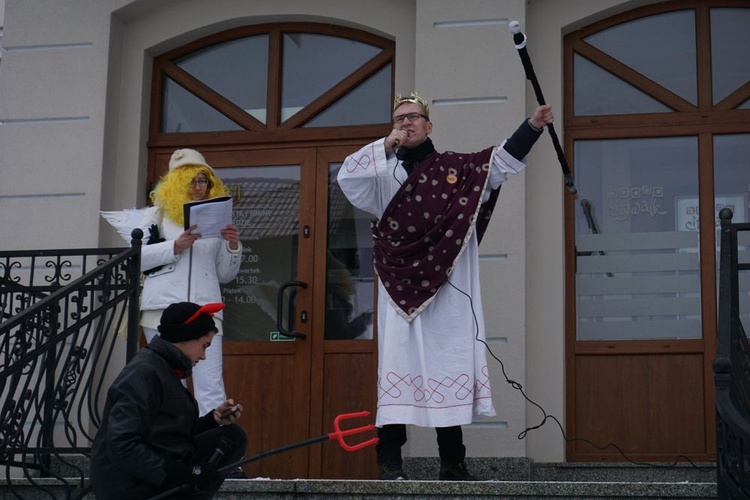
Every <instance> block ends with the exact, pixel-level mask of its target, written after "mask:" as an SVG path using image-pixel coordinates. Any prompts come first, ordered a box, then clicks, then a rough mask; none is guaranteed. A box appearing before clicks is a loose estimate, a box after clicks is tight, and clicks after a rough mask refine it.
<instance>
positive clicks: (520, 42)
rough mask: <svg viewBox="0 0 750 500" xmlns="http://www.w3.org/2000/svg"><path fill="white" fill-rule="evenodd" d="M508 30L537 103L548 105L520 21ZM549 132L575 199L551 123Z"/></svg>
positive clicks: (572, 186) (565, 164) (574, 186)
mask: <svg viewBox="0 0 750 500" xmlns="http://www.w3.org/2000/svg"><path fill="white" fill-rule="evenodd" d="M508 28H509V29H510V32H511V33H512V34H513V42H514V43H515V44H516V49H517V50H518V56H519V57H520V58H521V63H522V64H523V69H524V71H525V72H526V78H527V79H528V80H529V81H530V82H531V86H532V87H534V94H536V100H537V102H538V103H539V105H540V106H543V105H545V104H546V103H545V102H544V96H543V95H542V88H541V87H540V86H539V80H538V79H537V77H536V74H535V73H534V66H532V65H531V58H529V53H528V51H527V50H526V35H524V34H523V32H522V31H521V26H520V24H519V23H518V21H511V22H510V23H508ZM547 130H549V135H550V137H552V144H553V145H554V146H555V151H556V152H557V160H558V161H559V162H560V166H561V167H562V171H563V175H564V176H565V186H567V188H568V191H570V194H572V195H573V197H576V195H577V194H578V189H577V188H576V185H575V183H574V182H573V176H572V175H571V173H570V168H568V162H567V160H566V159H565V154H563V150H562V146H560V141H559V139H558V138H557V133H556V132H555V127H554V126H553V125H552V124H551V123H550V124H548V125H547Z"/></svg>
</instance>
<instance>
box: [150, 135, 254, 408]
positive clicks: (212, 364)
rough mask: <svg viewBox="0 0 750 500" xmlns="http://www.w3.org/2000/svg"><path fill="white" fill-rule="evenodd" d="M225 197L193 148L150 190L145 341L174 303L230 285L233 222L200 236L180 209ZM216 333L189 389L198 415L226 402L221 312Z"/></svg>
mask: <svg viewBox="0 0 750 500" xmlns="http://www.w3.org/2000/svg"><path fill="white" fill-rule="evenodd" d="M228 194H229V188H228V187H227V186H226V185H225V184H224V183H223V182H222V181H221V179H220V178H219V177H218V176H217V175H216V172H215V171H214V169H213V168H212V167H211V166H210V165H208V163H206V159H205V158H204V157H203V155H202V154H200V153H199V152H198V151H195V150H193V149H178V150H177V151H175V152H174V153H173V154H172V157H171V158H170V160H169V171H168V172H167V173H166V174H165V175H164V176H163V177H162V178H161V179H160V180H159V182H158V184H157V185H156V188H155V189H154V190H153V191H152V192H151V195H150V196H151V200H152V201H153V203H154V206H155V207H157V208H158V210H156V211H155V214H156V220H154V223H155V224H154V225H153V226H152V228H151V230H150V231H149V232H150V233H151V234H150V236H149V239H148V241H147V244H144V245H143V247H142V249H141V270H142V271H143V272H144V274H145V275H146V278H145V280H144V283H143V291H142V293H141V322H140V324H141V326H142V327H143V331H144V334H145V336H146V340H147V341H149V342H150V341H151V339H153V338H154V337H155V336H156V335H158V331H157V328H158V326H159V321H160V319H161V316H162V313H163V312H164V310H165V309H166V308H167V307H168V306H169V305H170V304H174V303H178V302H193V303H196V304H208V303H212V302H222V297H221V288H220V284H222V283H228V282H229V281H232V280H233V279H234V278H235V276H237V273H238V272H239V269H240V262H241V260H242V259H241V257H242V243H241V242H240V239H239V229H238V228H237V226H235V225H233V224H229V225H227V227H226V228H224V229H222V230H221V238H201V235H200V234H198V233H195V232H194V231H195V228H196V226H191V227H189V228H187V229H184V218H183V205H184V204H185V203H188V202H191V201H199V200H206V199H209V198H214V197H217V196H224V195H228ZM214 322H215V323H216V330H217V334H216V336H215V337H214V340H213V342H212V343H211V346H210V347H209V348H208V350H207V351H206V359H205V361H203V362H202V363H200V365H197V366H196V367H195V369H194V370H193V390H194V393H195V399H196V400H197V401H198V407H199V412H200V415H205V414H207V413H209V412H211V411H213V409H214V408H217V407H218V406H219V405H220V404H222V403H223V402H224V401H225V400H226V392H225V390H224V378H223V374H222V342H221V340H222V332H223V329H222V312H221V311H219V312H217V313H216V315H215V316H214Z"/></svg>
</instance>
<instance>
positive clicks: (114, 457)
mask: <svg viewBox="0 0 750 500" xmlns="http://www.w3.org/2000/svg"><path fill="white" fill-rule="evenodd" d="M178 371H180V372H182V373H184V374H186V375H189V374H190V372H191V371H192V366H191V362H190V360H189V359H188V358H187V356H185V354H183V353H182V351H180V350H179V349H178V348H177V347H175V346H174V345H172V344H171V343H169V342H167V341H165V340H163V339H161V337H158V336H157V337H155V338H154V339H153V340H152V341H151V342H150V343H149V344H148V345H147V346H146V347H145V348H144V349H141V350H140V351H139V352H138V354H136V356H135V357H134V358H133V359H132V360H131V362H130V363H128V364H127V365H126V366H125V368H123V370H122V372H121V373H120V374H119V375H118V376H117V378H116V379H115V381H114V382H113V383H112V386H111V387H110V389H109V391H108V392H107V402H106V405H105V407H104V419H103V421H102V424H101V426H100V427H99V430H98V432H97V434H96V438H95V439H94V444H93V447H92V450H91V479H92V483H93V487H94V493H95V494H96V498H97V499H98V500H119V499H123V500H124V499H129V500H132V499H136V498H148V497H150V496H153V495H156V494H158V493H159V492H161V491H165V490H168V489H171V488H172V487H173V486H175V485H177V484H179V481H180V479H182V478H183V477H184V476H182V475H180V476H179V477H175V471H184V470H186V469H188V468H189V466H190V464H191V463H192V460H193V457H194V455H195V444H194V440H193V438H194V436H195V435H196V434H198V433H199V432H202V431H204V430H207V429H210V428H214V427H218V424H216V422H215V421H214V419H213V416H212V414H211V413H208V414H207V415H205V416H204V417H201V418H198V404H197V403H196V401H195V398H193V395H192V394H191V393H190V392H189V391H188V390H187V389H186V388H185V387H184V386H183V385H182V382H181V380H180V377H179V376H178ZM175 466H178V467H175ZM170 476H171V477H170Z"/></svg>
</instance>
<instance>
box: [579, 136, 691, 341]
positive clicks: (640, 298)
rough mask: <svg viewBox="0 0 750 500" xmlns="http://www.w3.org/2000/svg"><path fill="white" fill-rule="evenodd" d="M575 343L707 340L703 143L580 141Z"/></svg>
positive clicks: (684, 139)
mask: <svg viewBox="0 0 750 500" xmlns="http://www.w3.org/2000/svg"><path fill="white" fill-rule="evenodd" d="M575 158H576V183H577V184H578V188H579V194H580V199H579V201H578V203H577V204H576V207H575V210H576V215H575V227H576V235H575V237H576V314H577V328H576V331H577V340H650V339H667V338H668V339H686V338H690V339H697V338H701V336H702V332H701V303H700V255H699V253H698V250H699V233H698V213H697V212H698V210H697V209H698V141H697V138H695V137H675V138H656V139H622V140H601V141H576V143H575Z"/></svg>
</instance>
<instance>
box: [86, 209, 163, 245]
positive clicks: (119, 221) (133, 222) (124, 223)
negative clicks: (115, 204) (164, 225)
mask: <svg viewBox="0 0 750 500" xmlns="http://www.w3.org/2000/svg"><path fill="white" fill-rule="evenodd" d="M158 212H159V209H158V208H157V207H145V208H126V209H125V210H119V211H116V212H99V213H100V214H101V216H102V217H104V220H106V221H107V222H109V223H110V224H111V225H112V227H114V228H115V229H116V230H117V233H118V234H119V235H120V236H122V238H123V239H124V240H125V241H126V242H128V243H130V239H131V236H130V233H131V232H132V231H133V229H135V228H137V227H138V228H140V229H141V230H142V231H143V237H144V240H145V239H147V238H148V228H149V227H151V224H158V222H159V218H158Z"/></svg>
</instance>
